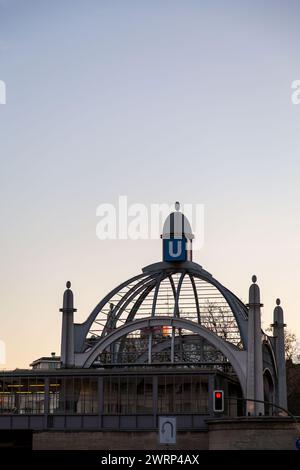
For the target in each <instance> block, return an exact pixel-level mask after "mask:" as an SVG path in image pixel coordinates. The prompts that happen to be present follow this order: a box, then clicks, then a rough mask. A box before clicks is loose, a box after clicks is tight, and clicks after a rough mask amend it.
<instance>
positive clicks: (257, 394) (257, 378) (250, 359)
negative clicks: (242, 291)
mask: <svg viewBox="0 0 300 470" xmlns="http://www.w3.org/2000/svg"><path fill="white" fill-rule="evenodd" d="M256 281H257V278H256V276H255V275H254V276H252V284H251V286H250V289H249V304H248V308H249V310H248V345H247V396H246V398H248V399H252V400H261V401H263V399H264V389H263V361H262V332H261V307H262V306H263V304H261V303H260V290H259V286H258V285H257V284H256ZM247 414H248V415H254V416H258V415H263V414H264V404H263V403H258V402H251V401H248V402H247Z"/></svg>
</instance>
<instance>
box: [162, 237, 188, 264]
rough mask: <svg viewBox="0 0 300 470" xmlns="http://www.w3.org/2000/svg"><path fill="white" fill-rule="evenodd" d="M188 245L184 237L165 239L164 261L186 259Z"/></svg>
mask: <svg viewBox="0 0 300 470" xmlns="http://www.w3.org/2000/svg"><path fill="white" fill-rule="evenodd" d="M185 260H186V247H185V240H184V239H176V238H174V239H168V240H164V261H185Z"/></svg>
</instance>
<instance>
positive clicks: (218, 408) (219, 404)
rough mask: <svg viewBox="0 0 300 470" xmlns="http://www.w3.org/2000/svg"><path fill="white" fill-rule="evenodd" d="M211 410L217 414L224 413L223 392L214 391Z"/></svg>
mask: <svg viewBox="0 0 300 470" xmlns="http://www.w3.org/2000/svg"><path fill="white" fill-rule="evenodd" d="M213 408H214V411H215V412H217V413H222V412H223V411H224V392H223V390H214V397H213Z"/></svg>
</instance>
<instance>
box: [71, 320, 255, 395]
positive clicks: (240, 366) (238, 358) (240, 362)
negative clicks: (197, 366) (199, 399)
mask: <svg viewBox="0 0 300 470" xmlns="http://www.w3.org/2000/svg"><path fill="white" fill-rule="evenodd" d="M155 326H171V327H176V328H182V329H185V330H188V331H192V332H193V333H196V334H199V336H201V337H202V338H204V339H206V340H207V341H208V342H209V343H210V344H212V345H213V346H214V347H215V348H216V349H217V350H219V351H221V352H222V353H223V354H224V356H225V357H227V359H228V360H229V361H230V363H231V365H232V367H233V369H234V371H235V373H236V374H237V376H238V379H239V381H240V385H241V388H242V390H243V393H244V394H245V391H246V354H247V353H246V351H240V350H238V349H236V348H235V347H234V346H232V345H231V344H230V343H228V342H226V341H225V340H223V339H222V338H220V337H219V336H217V335H216V334H215V333H213V332H212V331H210V330H208V329H207V328H204V327H203V326H201V325H199V324H197V323H194V322H191V321H190V320H185V319H182V318H170V317H147V318H142V319H140V320H134V321H132V322H130V323H127V324H124V325H123V326H121V327H119V328H117V329H116V330H114V331H113V332H111V333H110V334H108V335H107V336H105V337H103V338H102V339H100V340H99V341H98V342H97V343H96V344H95V345H94V346H93V347H92V348H91V349H90V350H88V351H86V352H84V353H79V354H75V363H76V366H78V367H84V368H88V367H90V366H91V365H92V364H93V362H94V361H95V360H96V358H97V357H98V356H99V354H101V352H103V351H104V350H105V349H106V348H107V347H108V346H110V345H111V344H112V343H114V342H115V341H117V340H118V339H120V338H121V337H122V336H126V335H128V334H129V333H131V332H133V331H136V330H140V329H143V328H151V327H155Z"/></svg>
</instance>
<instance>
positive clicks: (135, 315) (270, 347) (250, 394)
mask: <svg viewBox="0 0 300 470" xmlns="http://www.w3.org/2000/svg"><path fill="white" fill-rule="evenodd" d="M161 238H162V248H163V259H162V261H161V262H158V263H155V264H152V265H150V266H146V267H145V268H143V269H142V272H141V273H140V274H138V275H136V276H134V277H132V278H131V279H129V280H128V281H125V282H124V283H122V284H121V285H119V286H118V287H116V288H115V289H113V290H112V291H111V292H110V293H109V294H107V295H106V296H105V297H104V298H103V299H102V300H101V301H100V302H99V303H98V304H97V305H96V307H95V308H94V310H93V311H92V312H91V313H90V315H89V316H88V317H87V319H86V320H85V322H83V323H81V324H78V323H75V322H74V313H75V312H76V309H75V308H74V296H73V292H72V290H71V283H70V282H67V288H66V290H65V292H64V296H63V306H62V308H61V313H62V332H61V355H60V357H56V356H55V357H54V356H53V357H52V359H51V358H41V359H40V360H37V361H34V362H33V363H32V366H33V369H31V370H16V371H10V372H3V373H1V374H0V429H7V430H9V429H12V430H13V429H30V430H32V431H33V432H35V431H44V432H47V431H49V432H50V431H52V432H53V431H66V430H68V431H87V432H88V431H99V432H100V431H101V432H102V431H111V432H117V433H118V432H122V433H126V432H129V431H131V432H148V433H155V432H157V427H158V418H159V416H166V415H167V416H175V417H176V418H177V429H178V431H179V432H181V433H186V432H194V433H201V432H207V430H208V424H207V423H208V420H209V419H212V418H217V417H218V418H220V419H223V420H224V418H236V417H243V416H247V417H263V416H269V417H271V416H276V415H278V414H280V412H281V411H282V409H286V407H287V403H286V377H285V358H284V326H285V325H284V318H283V310H282V308H281V306H280V300H279V299H277V301H276V307H275V310H274V322H273V336H268V335H266V334H265V333H264V332H263V331H262V329H261V307H262V304H261V300H260V291H259V287H258V284H257V279H256V276H253V277H252V284H251V286H250V289H249V302H248V304H247V305H245V304H244V303H243V302H242V301H241V300H240V299H239V298H238V297H237V296H236V295H235V294H233V293H232V292H231V291H230V290H228V289H227V288H226V287H224V286H223V285H222V284H221V283H220V282H219V281H217V280H216V279H215V278H214V277H213V276H212V275H211V274H210V273H209V272H208V271H206V270H205V269H203V268H202V266H200V265H199V264H197V263H195V262H194V261H193V259H192V254H193V253H192V242H193V238H194V235H193V234H192V230H191V227H190V224H189V221H188V220H187V218H186V217H185V216H184V215H183V214H182V213H181V212H180V210H179V204H178V203H176V210H175V211H174V212H173V213H171V214H170V215H169V216H168V218H167V220H166V221H165V224H164V227H163V233H162V236H161ZM46 363H47V364H48V365H49V367H48V366H46V365H45V364H46ZM214 390H222V391H223V392H224V397H225V400H224V410H223V411H221V412H215V411H214V404H213V391H214Z"/></svg>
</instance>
